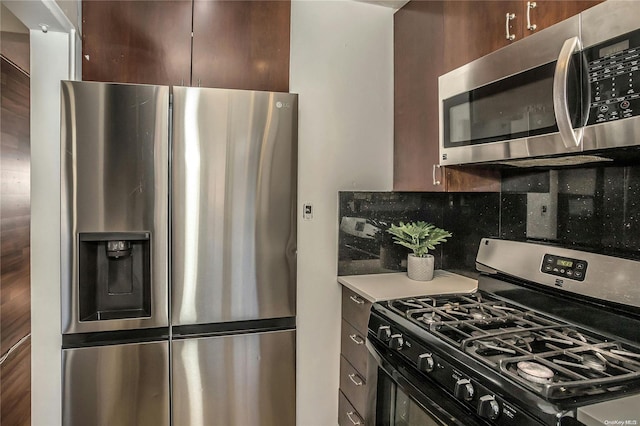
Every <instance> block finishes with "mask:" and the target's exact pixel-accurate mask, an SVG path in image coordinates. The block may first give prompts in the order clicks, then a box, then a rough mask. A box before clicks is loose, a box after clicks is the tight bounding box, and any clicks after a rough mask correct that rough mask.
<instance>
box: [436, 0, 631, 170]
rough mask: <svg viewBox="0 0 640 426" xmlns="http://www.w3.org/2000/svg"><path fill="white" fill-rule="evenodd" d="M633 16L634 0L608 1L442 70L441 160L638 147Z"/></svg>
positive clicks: (556, 160)
mask: <svg viewBox="0 0 640 426" xmlns="http://www.w3.org/2000/svg"><path fill="white" fill-rule="evenodd" d="M638 17H640V2H638V1H624V0H608V1H606V2H604V3H601V4H599V5H597V6H594V7H592V8H590V9H587V10H585V11H584V12H582V13H581V14H579V15H576V16H574V17H572V18H569V19H567V20H565V21H562V22H560V23H558V24H556V25H553V26H551V27H549V28H546V29H544V30H542V31H540V32H539V33H537V34H534V35H531V36H529V37H526V38H524V39H522V40H520V41H518V42H515V43H513V44H512V45H509V46H507V47H504V48H502V49H500V50H497V51H495V52H493V53H491V54H489V55H487V56H484V57H482V58H480V59H478V60H476V61H473V62H471V63H469V64H467V65H464V66H462V67H460V68H458V69H455V70H453V71H451V72H449V73H447V74H445V75H443V76H441V77H440V78H439V101H440V164H441V165H453V164H467V163H483V162H498V163H506V164H511V163H513V164H520V165H545V164H548V165H554V164H558V165H562V164H574V163H583V162H586V161H589V160H601V159H606V158H607V157H606V152H605V151H604V150H608V149H610V148H618V147H629V146H634V145H640V19H639V18H638ZM596 154H597V155H596ZM600 154H603V155H600ZM568 155H570V156H568Z"/></svg>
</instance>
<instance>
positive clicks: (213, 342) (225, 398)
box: [172, 330, 296, 426]
mask: <svg viewBox="0 0 640 426" xmlns="http://www.w3.org/2000/svg"><path fill="white" fill-rule="evenodd" d="M172 369H173V383H172V386H173V391H172V401H173V411H172V413H173V414H172V416H173V424H174V425H190V426H210V425H252V426H254V425H255V426H258V425H263V426H268V425H274V426H286V425H294V424H295V392H296V391H295V331H292V330H291V331H278V332H268V333H254V334H239V335H233V336H223V337H208V338H199V339H186V340H174V341H173V342H172Z"/></svg>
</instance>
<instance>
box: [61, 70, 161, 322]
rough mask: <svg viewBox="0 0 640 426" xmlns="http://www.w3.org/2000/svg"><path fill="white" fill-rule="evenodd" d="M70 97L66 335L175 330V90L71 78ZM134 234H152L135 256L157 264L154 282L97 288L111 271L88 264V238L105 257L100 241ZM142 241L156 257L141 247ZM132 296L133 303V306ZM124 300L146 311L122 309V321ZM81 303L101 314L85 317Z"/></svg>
mask: <svg viewBox="0 0 640 426" xmlns="http://www.w3.org/2000/svg"><path fill="white" fill-rule="evenodd" d="M61 98H62V105H61V108H62V111H61V125H62V131H61V144H62V148H61V149H62V153H61V180H62V182H61V216H62V219H61V245H62V247H61V279H62V294H61V302H62V332H63V333H64V334H67V333H85V332H97V331H109V330H124V329H139V328H152V327H166V326H168V322H169V313H168V301H167V298H168V278H169V275H168V270H169V269H168V266H167V265H168V252H169V250H168V236H169V225H168V221H169V205H168V199H169V192H168V191H169V160H168V157H169V88H168V87H165V86H147V85H133V84H115V83H96V82H81V81H63V82H62V84H61ZM130 234H137V235H144V238H142V240H141V239H138V240H137V241H134V242H133V243H132V244H133V246H136V247H134V257H136V256H137V255H140V256H141V257H145V258H148V259H149V260H148V262H145V264H146V263H148V265H149V266H148V267H145V268H146V269H145V271H148V272H145V273H146V275H144V277H143V278H139V277H138V276H137V275H135V274H134V275H133V276H134V278H133V279H131V276H132V273H129V278H130V280H129V281H132V282H134V284H135V286H134V287H135V288H134V289H133V290H127V289H126V288H125V289H123V288H122V287H119V288H115V289H114V288H111V286H106V285H105V286H102V287H100V288H99V289H98V290H96V289H95V288H93V289H92V288H89V287H91V286H94V287H95V286H96V284H95V283H96V282H102V281H103V278H104V276H105V274H106V273H107V272H105V271H108V268H105V269H100V268H98V269H96V267H95V264H96V262H93V266H91V265H89V264H90V262H89V261H87V262H85V263H84V264H80V265H79V262H80V259H81V258H82V256H81V252H82V250H81V249H82V247H85V246H83V245H82V243H83V241H81V240H82V239H83V236H84V237H86V236H87V235H93V237H92V238H90V240H91V241H84V243H86V246H87V247H90V248H91V249H92V250H93V258H95V257H96V256H95V253H99V250H102V252H103V253H104V247H106V245H107V244H108V243H109V242H108V241H98V240H99V238H98V237H97V236H100V235H102V236H103V237H105V238H106V237H107V236H109V235H111V238H110V239H113V240H123V239H125V238H128V237H127V235H130ZM143 240H144V241H143ZM112 242H115V241H112ZM121 242H123V243H124V241H121ZM129 243H131V242H129ZM142 243H144V244H146V245H148V250H147V249H144V250H142V249H141V250H138V248H139V247H137V246H138V245H140V244H142ZM144 244H143V245H144ZM85 248H86V247H85ZM145 250H146V251H145ZM89 251H91V250H89ZM143 253H144V255H143ZM103 257H104V258H105V259H106V258H107V257H106V256H103ZM88 259H90V260H91V259H92V256H89V257H88ZM123 262H125V263H126V261H125V260H123ZM87 265H88V267H84V266H87ZM111 266H114V265H111ZM122 269H123V271H125V272H127V271H126V269H127V268H122ZM80 271H82V272H83V275H82V277H81V276H80V275H81V274H80ZM85 273H86V274H85ZM109 276H111V277H113V276H114V274H113V273H110V274H109ZM81 278H82V279H81ZM141 281H144V282H145V284H142V283H141ZM126 292H129V293H131V297H129V299H130V300H125V299H126V297H125V294H124V293H126ZM115 293H118V294H120V296H121V297H118V296H113V294H115ZM108 299H113V300H108ZM116 299H119V300H120V301H125V302H128V305H130V306H126V305H125V306H124V308H130V309H131V310H134V311H135V308H136V307H137V308H139V309H138V311H139V313H138V314H136V313H135V312H129V313H127V312H124V311H123V310H122V309H123V306H120V307H119V308H120V312H115V314H116V315H113V313H114V312H109V311H111V310H112V307H113V305H114V303H113V301H114V300H116ZM143 299H144V301H143ZM102 302H109V303H111V307H110V306H109V303H102ZM120 303H121V302H120ZM81 305H87V306H90V310H91V311H96V312H90V313H89V314H87V313H85V314H82V313H81V311H82V309H81ZM101 306H102V307H101ZM91 313H93V314H94V315H90V314H91ZM127 316H128V317H127Z"/></svg>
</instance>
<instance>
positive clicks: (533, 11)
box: [523, 0, 602, 37]
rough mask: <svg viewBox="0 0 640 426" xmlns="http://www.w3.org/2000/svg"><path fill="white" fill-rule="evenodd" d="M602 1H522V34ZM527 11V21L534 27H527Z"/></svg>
mask: <svg viewBox="0 0 640 426" xmlns="http://www.w3.org/2000/svg"><path fill="white" fill-rule="evenodd" d="M598 3H602V1H601V0H591V1H560V0H536V1H525V2H523V5H524V8H523V16H524V22H525V23H524V30H523V31H524V36H525V37H526V36H527V35H530V34H533V33H535V32H538V31H540V30H542V29H544V28H547V27H550V26H551V25H553V24H557V23H558V22H560V21H564V20H565V19H567V18H570V17H572V16H574V15H577V14H578V13H580V12H582V11H583V10H585V9H588V8H590V7H592V6H595V5H596V4H598ZM527 9H528V13H529V18H530V19H529V21H530V24H531V26H535V28H527V24H526V13H527Z"/></svg>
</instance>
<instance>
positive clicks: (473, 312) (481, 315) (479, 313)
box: [469, 308, 492, 320]
mask: <svg viewBox="0 0 640 426" xmlns="http://www.w3.org/2000/svg"><path fill="white" fill-rule="evenodd" d="M469 316H470V317H471V318H473V319H476V320H486V319H489V318H491V317H492V315H491V314H489V313H487V312H485V311H484V310H483V309H482V308H480V309H470V310H469Z"/></svg>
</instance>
